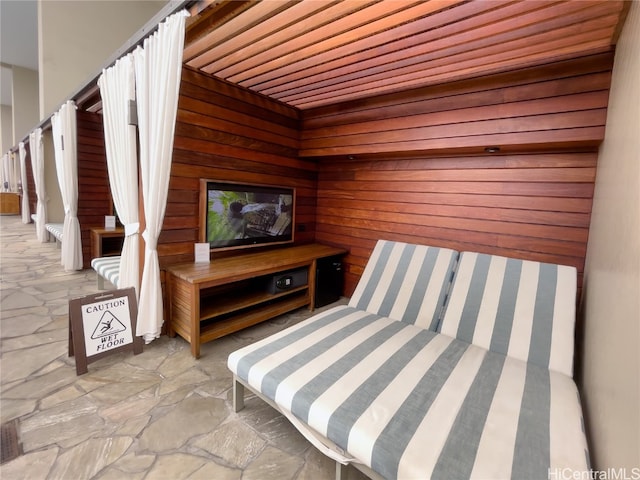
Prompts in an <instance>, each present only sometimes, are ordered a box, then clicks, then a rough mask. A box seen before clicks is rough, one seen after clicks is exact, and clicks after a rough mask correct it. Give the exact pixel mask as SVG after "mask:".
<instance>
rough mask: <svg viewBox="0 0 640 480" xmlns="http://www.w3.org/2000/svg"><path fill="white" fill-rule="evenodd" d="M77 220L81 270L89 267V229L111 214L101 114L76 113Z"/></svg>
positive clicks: (98, 225) (98, 224)
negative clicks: (79, 233)
mask: <svg viewBox="0 0 640 480" xmlns="http://www.w3.org/2000/svg"><path fill="white" fill-rule="evenodd" d="M77 124H78V221H79V222H80V232H81V236H82V257H83V264H84V268H91V236H90V230H91V228H92V227H101V226H104V216H105V215H113V214H114V213H113V200H112V199H111V191H110V189H109V174H108V173H107V156H106V151H105V146H104V130H103V126H102V115H99V114H97V113H91V112H85V111H82V110H78V115H77Z"/></svg>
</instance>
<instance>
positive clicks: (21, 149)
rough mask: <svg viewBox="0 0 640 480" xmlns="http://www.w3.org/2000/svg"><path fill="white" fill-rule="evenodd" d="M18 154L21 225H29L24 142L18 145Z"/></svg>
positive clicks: (29, 213)
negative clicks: (20, 188)
mask: <svg viewBox="0 0 640 480" xmlns="http://www.w3.org/2000/svg"><path fill="white" fill-rule="evenodd" d="M18 152H19V153H20V179H21V181H22V208H21V211H22V223H30V222H31V209H30V208H29V191H28V187H27V183H28V182H27V163H26V161H27V149H26V148H24V142H20V143H19V144H18Z"/></svg>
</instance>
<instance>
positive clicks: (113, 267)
mask: <svg viewBox="0 0 640 480" xmlns="http://www.w3.org/2000/svg"><path fill="white" fill-rule="evenodd" d="M91 268H93V269H94V270H95V271H96V273H97V274H98V275H100V276H101V277H103V278H106V279H107V280H108V281H109V282H111V283H112V284H113V285H114V286H116V287H117V286H118V282H119V281H120V257H119V256H117V257H98V258H94V259H93V260H91Z"/></svg>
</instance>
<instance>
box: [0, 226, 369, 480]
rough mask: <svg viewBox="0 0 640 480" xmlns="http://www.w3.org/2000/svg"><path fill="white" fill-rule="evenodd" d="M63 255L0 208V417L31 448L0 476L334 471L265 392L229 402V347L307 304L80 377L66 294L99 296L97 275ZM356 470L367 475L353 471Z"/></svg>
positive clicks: (168, 344) (121, 358) (300, 479)
mask: <svg viewBox="0 0 640 480" xmlns="http://www.w3.org/2000/svg"><path fill="white" fill-rule="evenodd" d="M59 260H60V250H59V249H57V248H56V246H55V243H39V242H38V241H37V240H36V237H35V227H34V225H33V224H30V225H23V224H22V223H21V221H20V218H19V217H18V216H2V217H0V295H1V297H0V298H1V300H0V380H1V390H0V416H1V421H2V423H4V422H7V421H9V420H12V419H18V421H19V427H18V431H19V440H20V441H21V443H22V447H23V450H24V454H23V455H22V456H20V457H18V458H17V459H15V460H12V461H9V462H7V463H5V464H4V465H2V466H0V478H2V479H3V480H10V479H11V480H13V479H28V480H38V479H47V480H49V479H63V480H84V479H101V480H110V479H118V480H121V479H145V480H152V479H171V480H179V479H194V480H195V479H215V480H218V479H220V480H227V479H229V480H230V479H241V478H242V479H246V480H249V479H259V480H267V479H278V480H286V479H297V480H307V479H308V480H315V479H323V478H334V475H335V464H334V463H333V462H332V461H331V460H329V459H327V458H326V457H324V456H323V455H322V454H320V453H319V452H318V451H317V450H316V449H315V448H314V447H312V446H311V445H310V444H309V443H308V442H307V441H306V440H305V439H304V437H302V436H301V435H300V434H299V433H298V432H297V431H296V430H295V429H294V428H293V427H292V426H291V425H290V424H289V422H288V421H287V420H286V419H284V418H283V417H282V416H281V415H279V414H278V413H277V412H276V411H275V410H273V409H272V408H271V407H269V406H268V405H267V404H266V403H264V402H263V401H262V400H260V399H259V398H257V397H255V396H247V399H246V407H245V409H244V410H242V411H241V412H239V413H238V414H236V413H234V412H233V409H232V407H231V374H230V373H229V371H228V370H227V367H226V359H227V356H228V354H229V353H230V352H232V351H234V350H235V349H237V348H239V347H241V346H243V345H246V344H249V343H251V342H253V341H255V340H258V339H260V338H263V337H265V336H267V335H269V334H271V333H273V332H276V331H278V330H280V329H282V328H283V327H286V326H288V325H292V324H294V323H296V322H299V321H300V320H302V319H304V318H306V317H307V316H308V315H309V312H308V311H307V310H306V309H301V310H298V311H296V312H293V313H292V314H289V315H284V316H281V317H279V318H276V319H274V320H273V321H268V322H264V323H262V324H260V325H257V326H255V327H252V328H249V329H246V330H244V331H241V332H238V333H236V334H233V335H230V336H227V337H225V338H222V339H219V340H216V341H213V342H210V343H207V344H204V345H203V346H202V354H201V358H200V359H199V360H195V359H194V358H193V357H192V356H191V354H190V350H189V345H188V344H187V342H186V341H184V340H183V339H181V338H179V337H177V338H168V337H166V336H163V337H161V338H160V339H158V340H156V341H154V342H152V343H151V344H149V345H145V347H144V351H143V353H142V354H140V355H136V356H134V355H133V354H131V353H127V354H114V355H111V356H109V357H106V358H103V359H101V360H99V361H97V362H94V363H91V364H89V372H88V373H87V374H85V375H81V376H77V375H76V371H75V360H74V358H73V357H69V356H68V302H69V300H70V299H73V298H79V297H83V296H85V295H89V294H92V293H96V292H97V287H96V277H95V273H94V272H93V270H84V271H81V272H65V271H64V270H63V269H62V267H61V265H60V261H59ZM325 308H328V307H325ZM349 477H350V478H351V479H354V478H358V479H362V478H366V477H364V476H363V475H362V474H361V473H360V472H358V471H357V470H355V469H353V468H351V469H350V470H349Z"/></svg>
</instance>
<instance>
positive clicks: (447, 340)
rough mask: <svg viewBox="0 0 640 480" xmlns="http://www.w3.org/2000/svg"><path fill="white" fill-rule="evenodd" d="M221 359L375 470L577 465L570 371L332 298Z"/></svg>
mask: <svg viewBox="0 0 640 480" xmlns="http://www.w3.org/2000/svg"><path fill="white" fill-rule="evenodd" d="M228 366H229V368H230V369H231V371H232V372H233V373H234V374H235V375H236V376H237V377H238V378H240V379H241V380H242V381H243V382H244V383H246V384H247V385H248V386H249V387H250V388H251V389H253V390H254V391H256V392H259V393H261V394H262V395H263V396H265V397H266V398H268V399H270V400H271V401H273V402H274V404H275V405H276V406H277V408H278V409H279V410H280V411H282V412H284V413H285V414H286V415H287V416H290V415H292V416H294V417H295V418H297V419H298V420H299V422H298V424H299V426H298V428H300V430H301V431H302V432H303V433H304V434H308V435H316V436H317V435H318V434H319V435H320V436H321V437H324V438H326V439H329V440H330V442H332V443H333V444H334V445H336V446H337V447H338V449H339V450H338V451H341V452H344V454H345V456H346V457H350V458H355V459H356V460H357V462H359V463H362V464H364V465H367V466H368V467H370V468H372V469H373V470H374V471H376V472H377V473H379V474H380V475H382V476H383V477H385V478H390V479H391V478H400V479H414V478H460V479H462V478H548V475H549V471H550V470H549V469H551V471H555V470H556V469H557V470H558V471H559V470H561V469H567V471H587V470H588V450H587V446H586V439H585V432H584V429H583V423H582V414H581V408H580V402H579V398H578V392H577V389H576V387H575V384H574V383H573V381H572V379H571V378H569V377H567V376H566V375H562V374H559V373H557V372H554V371H550V370H548V369H547V368H544V367H539V366H537V365H532V364H527V363H525V362H522V361H520V360H517V359H513V358H510V357H507V356H505V355H501V354H497V353H493V352H489V351H487V350H485V349H483V348H480V347H477V346H474V345H471V344H469V343H467V342H462V341H460V340H457V339H454V338H452V337H449V336H446V335H440V334H437V333H435V332H433V331H430V330H425V329H423V328H419V327H416V326H414V325H409V324H406V323H403V322H398V321H394V320H390V319H388V318H384V317H381V316H379V315H375V314H371V313H367V312H363V311H360V310H356V309H354V308H351V307H348V306H340V307H336V308H334V309H331V310H329V311H327V312H323V313H321V314H318V315H316V316H314V317H312V318H311V319H309V320H306V321H304V322H301V323H299V324H297V325H295V326H293V327H291V328H289V329H287V330H284V331H281V332H278V333H277V334H275V335H273V336H271V337H269V338H267V339H265V340H262V341H259V342H256V343H255V344H253V345H249V346H247V347H244V348H243V349H241V350H238V351H236V352H234V353H232V354H231V355H230V356H229V360H228ZM300 422H302V424H301V425H300ZM316 438H317V437H316Z"/></svg>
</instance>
